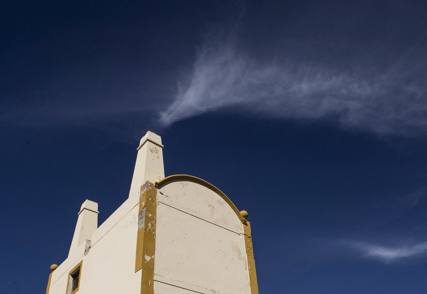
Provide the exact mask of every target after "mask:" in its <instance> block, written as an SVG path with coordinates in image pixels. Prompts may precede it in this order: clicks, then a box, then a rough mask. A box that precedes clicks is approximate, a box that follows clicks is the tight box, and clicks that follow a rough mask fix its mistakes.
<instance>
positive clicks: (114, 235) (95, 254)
mask: <svg viewBox="0 0 427 294" xmlns="http://www.w3.org/2000/svg"><path fill="white" fill-rule="evenodd" d="M137 215H138V203H137V201H130V200H129V199H128V200H127V201H126V202H124V203H123V204H122V206H120V207H119V208H118V209H117V210H116V211H115V212H114V213H113V214H112V215H111V216H110V217H109V218H108V219H107V220H106V221H105V222H104V223H103V224H102V225H101V226H100V227H99V228H98V230H97V231H96V232H95V233H94V235H93V236H92V240H91V248H90V250H89V252H87V255H84V248H82V250H80V251H79V253H81V254H80V255H76V256H69V258H68V259H66V260H65V261H64V262H63V263H62V264H61V265H60V266H59V267H58V268H57V269H56V270H55V271H54V272H53V273H52V278H51V284H50V291H49V294H66V287H67V280H68V275H69V272H70V270H71V269H72V268H73V267H74V266H75V265H77V264H78V263H79V262H81V261H82V271H81V280H80V288H79V291H78V293H79V294H96V293H103V294H118V293H135V294H136V293H139V292H140V291H139V289H140V283H141V273H140V272H139V273H135V272H134V264H135V250H136V230H137V217H138V216H137ZM84 245H85V244H83V246H84Z"/></svg>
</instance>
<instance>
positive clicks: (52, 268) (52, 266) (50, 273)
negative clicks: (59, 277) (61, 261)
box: [46, 263, 58, 294]
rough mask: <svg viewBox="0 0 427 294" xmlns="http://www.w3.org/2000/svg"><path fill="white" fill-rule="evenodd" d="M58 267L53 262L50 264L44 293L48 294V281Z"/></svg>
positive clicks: (49, 281) (50, 280)
mask: <svg viewBox="0 0 427 294" xmlns="http://www.w3.org/2000/svg"><path fill="white" fill-rule="evenodd" d="M57 268H58V265H57V264H55V263H53V264H51V265H50V272H49V277H48V278H47V286H46V294H49V291H50V283H51V282H52V274H53V272H54V271H55V270H56V269H57Z"/></svg>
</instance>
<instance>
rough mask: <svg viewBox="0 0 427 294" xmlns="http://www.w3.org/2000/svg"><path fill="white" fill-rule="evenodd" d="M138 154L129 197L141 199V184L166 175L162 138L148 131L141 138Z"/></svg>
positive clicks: (157, 179)
mask: <svg viewBox="0 0 427 294" xmlns="http://www.w3.org/2000/svg"><path fill="white" fill-rule="evenodd" d="M137 150H138V154H137V156H136V163H135V169H134V171H133V177H132V183H131V187H130V192H129V198H133V199H139V192H140V189H141V186H142V185H143V184H144V183H145V182H146V181H150V182H152V183H154V182H156V181H159V180H161V179H163V178H164V177H165V170H164V166H163V145H162V138H161V137H160V136H159V135H157V134H155V133H153V132H150V131H148V132H147V133H146V134H145V135H144V137H142V138H141V141H140V142H139V147H138V149H137Z"/></svg>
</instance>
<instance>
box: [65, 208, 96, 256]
mask: <svg viewBox="0 0 427 294" xmlns="http://www.w3.org/2000/svg"><path fill="white" fill-rule="evenodd" d="M97 228H98V203H96V202H93V201H91V200H85V201H84V202H83V204H82V206H81V207H80V211H79V217H78V219H77V224H76V228H75V230H74V235H73V240H72V241H71V246H70V251H69V253H68V255H69V256H72V255H73V253H74V252H77V249H78V248H79V247H80V245H81V244H83V243H85V242H86V240H90V239H91V237H92V234H93V233H94V232H95V231H96V229H97Z"/></svg>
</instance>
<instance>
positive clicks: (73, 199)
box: [0, 0, 427, 294]
mask: <svg viewBox="0 0 427 294" xmlns="http://www.w3.org/2000/svg"><path fill="white" fill-rule="evenodd" d="M423 2H424V3H423ZM426 15H427V5H426V4H425V1H392V0H388V1H375V0H370V1H301V0H299V1H258V2H256V1H105V0H104V1H72V2H64V1H13V2H12V1H10V2H9V3H3V4H1V7H0V41H1V43H0V44H1V46H0V77H1V78H0V134H1V144H0V163H1V168H0V179H1V181H0V183H1V185H0V195H1V198H2V202H3V205H2V208H3V209H2V213H1V214H0V224H1V225H2V239H1V242H0V252H2V257H1V266H0V277H1V280H2V284H3V286H2V288H1V289H2V290H1V291H4V293H43V291H44V289H45V286H46V281H47V275H48V271H49V265H50V264H51V263H54V262H56V263H59V262H61V261H62V260H63V259H64V258H65V257H66V255H67V252H68V248H69V244H70V241H71V237H72V233H73V230H74V225H75V222H76V214H77V211H78V209H79V207H80V204H81V202H82V201H83V200H84V199H86V198H90V199H92V200H95V201H97V202H99V205H100V211H101V215H100V216H101V220H104V219H105V218H106V217H108V215H109V214H111V213H112V212H113V211H114V210H115V209H116V208H117V207H118V206H119V205H120V203H121V202H123V201H124V200H125V199H126V197H127V193H128V190H129V185H130V180H131V175H132V172H133V167H134V161H135V156H136V150H135V148H136V146H137V143H138V140H139V138H140V136H142V135H143V134H144V133H145V131H146V130H148V129H150V130H152V131H155V132H157V133H159V134H160V135H162V138H163V141H164V144H165V149H164V156H165V165H166V172H167V174H173V173H189V174H193V175H196V176H199V177H202V178H204V179H207V180H208V181H210V182H212V183H214V184H215V185H216V186H218V187H220V188H221V189H222V190H223V191H225V192H226V193H227V194H228V195H229V196H230V197H231V198H232V200H233V201H234V202H235V203H236V204H237V206H238V207H239V208H241V209H247V210H248V211H249V214H250V219H251V221H252V224H253V231H254V245H255V255H256V262H257V270H258V279H259V284H260V290H261V293H292V294H308V293H319V294H321V293H325V294H331V293H336V294H341V293H346V294H352V293H354V294H360V293H373V294H381V293H387V294H394V293H399V294H401V293H405V294H406V293H407V294H416V293H427V280H426V279H425V275H426V273H427V184H426V183H427V181H426V180H427V86H426V85H427V59H426V57H427V54H426V53H425V52H427V31H426V28H427V18H426V17H425V16H426Z"/></svg>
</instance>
